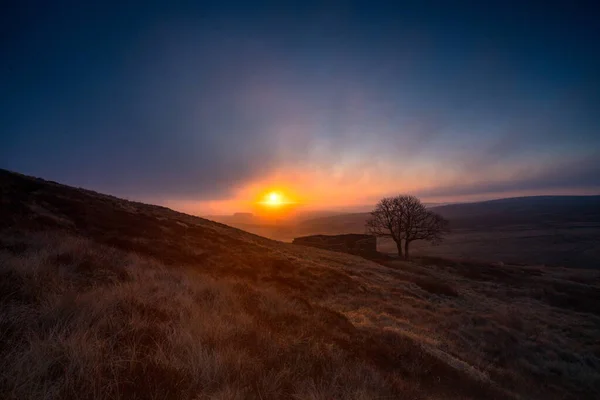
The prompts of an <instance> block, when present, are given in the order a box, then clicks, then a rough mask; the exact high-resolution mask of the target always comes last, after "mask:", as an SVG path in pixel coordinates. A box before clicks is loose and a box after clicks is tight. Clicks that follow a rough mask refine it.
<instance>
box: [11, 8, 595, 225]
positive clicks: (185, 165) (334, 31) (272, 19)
mask: <svg viewBox="0 0 600 400" xmlns="http://www.w3.org/2000/svg"><path fill="white" fill-rule="evenodd" d="M595 11H597V10H595V8H594V6H593V5H587V4H585V2H584V3H581V4H579V3H578V4H563V5H561V6H560V7H559V6H557V5H554V4H546V5H544V7H540V6H539V5H538V4H537V3H536V2H521V3H519V4H518V5H515V4H505V3H504V2H490V3H486V4H485V6H482V5H468V4H466V3H460V2H459V3H456V4H453V5H450V6H447V5H440V4H437V5H436V6H435V7H430V5H429V4H426V3H424V2H418V3H417V2H402V3H401V4H398V5H394V6H391V5H389V4H386V5H384V4H379V3H377V2H369V3H368V4H367V3H362V2H347V3H345V4H344V5H340V4H337V5H333V4H328V5H316V4H313V3H311V2H307V3H303V4H302V6H299V7H292V6H291V5H278V6H277V7H275V6H273V5H267V4H261V3H257V4H252V5H248V4H246V3H245V2H232V3H230V4H226V5H225V4H220V3H212V2H201V4H200V3H198V4H194V3H186V2H184V3H178V4H172V3H170V2H156V3H153V4H150V5H146V6H145V7H140V6H139V5H137V4H136V3H135V2H127V1H126V2H107V3H103V4H95V5H94V4H71V5H69V6H68V7H67V5H66V4H65V5H61V4H59V5H56V4H46V3H45V2H41V1H25V2H15V3H11V4H9V5H8V7H6V10H5V12H4V13H3V15H2V16H0V21H1V22H2V25H3V26H4V27H5V29H4V31H3V40H2V41H1V42H0V49H1V50H2V53H3V55H5V57H4V60H3V61H4V62H3V64H2V66H1V67H0V68H1V69H0V88H2V89H3V92H5V93H7V94H9V95H7V96H3V98H1V99H0V129H2V132H3V135H2V136H1V137H0V168H6V169H9V170H14V171H18V172H20V173H24V174H27V175H33V176H39V177H42V178H44V179H50V180H54V181H58V182H61V183H65V184H68V185H72V186H80V187H85V188H89V189H92V190H96V191H99V192H102V193H109V194H112V195H115V196H118V197H124V198H128V199H132V200H138V201H143V202H147V203H152V204H160V205H164V206H167V207H170V208H173V209H176V210H180V211H184V212H187V213H190V214H195V215H231V214H233V213H235V212H254V213H265V214H269V215H272V216H275V215H278V214H277V213H278V212H281V211H282V210H283V209H284V208H285V207H279V205H278V204H269V202H265V201H264V200H263V199H264V198H265V196H269V195H270V194H273V193H275V194H276V196H275V197H280V198H281V199H280V200H277V202H279V203H282V204H289V205H292V204H293V205H294V208H297V209H298V210H303V211H306V212H316V211H326V210H342V209H345V210H356V209H361V208H364V207H368V206H369V205H371V204H373V205H374V204H375V203H376V202H377V201H378V200H379V199H380V198H382V197H385V196H390V195H395V194H399V193H408V194H413V195H417V196H419V197H420V198H421V199H422V200H423V201H424V202H426V203H462V202H474V201H486V200H493V199H500V198H509V197H521V196H530V195H596V194H600V135H599V134H598V132H600V116H599V115H598V114H597V112H596V110H597V109H599V108H600V97H598V93H600V79H598V72H597V71H600V54H599V53H598V52H596V51H594V49H595V46H596V44H597V42H598V40H600V27H599V26H598V24H596V23H595V22H596V16H597V15H598V14H597V13H596V12H595ZM277 210H279V211H277Z"/></svg>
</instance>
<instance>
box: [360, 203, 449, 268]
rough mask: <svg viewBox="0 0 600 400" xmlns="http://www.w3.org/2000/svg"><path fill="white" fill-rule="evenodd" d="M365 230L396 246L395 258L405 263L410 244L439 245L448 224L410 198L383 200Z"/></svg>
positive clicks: (372, 214) (373, 212)
mask: <svg viewBox="0 0 600 400" xmlns="http://www.w3.org/2000/svg"><path fill="white" fill-rule="evenodd" d="M366 228H367V232H369V233H370V234H372V235H375V236H379V237H389V238H391V239H392V240H393V241H394V242H395V243H396V248H397V249H398V256H400V257H402V256H404V258H405V259H408V257H409V247H410V243H411V242H413V241H415V240H427V241H429V242H433V243H438V242H440V241H441V240H442V239H443V235H444V234H445V233H446V232H447V231H448V229H447V228H448V221H446V220H445V219H444V218H443V217H442V216H440V215H439V214H436V213H434V212H433V211H430V210H428V209H427V208H425V206H424V205H423V203H421V201H420V200H419V199H418V198H416V197H414V196H396V197H386V198H383V199H381V201H379V203H377V206H376V207H375V210H373V211H372V212H371V216H370V217H369V219H368V220H367V222H366ZM403 244H404V249H403V246H402V245H403Z"/></svg>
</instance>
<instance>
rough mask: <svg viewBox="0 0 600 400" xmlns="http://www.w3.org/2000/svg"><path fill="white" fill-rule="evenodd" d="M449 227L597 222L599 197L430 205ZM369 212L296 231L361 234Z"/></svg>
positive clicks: (307, 223) (330, 218)
mask: <svg viewBox="0 0 600 400" xmlns="http://www.w3.org/2000/svg"><path fill="white" fill-rule="evenodd" d="M431 210H433V211H435V212H437V213H439V214H440V215H442V216H444V217H445V218H447V219H448V220H449V221H450V227H451V228H452V229H489V228H497V227H503V226H509V225H516V224H537V225H540V226H542V225H543V226H546V225H552V224H556V223H561V224H562V223H589V224H600V196H529V197H513V198H506V199H499V200H489V201H481V202H474V203H459V204H450V205H443V206H435V207H431ZM368 217H369V213H354V214H342V215H333V216H327V217H322V218H314V219H310V220H306V221H303V222H301V223H299V224H298V226H297V227H296V229H297V230H298V232H317V231H321V230H322V231H323V232H319V233H323V234H325V233H331V234H338V233H362V232H364V226H365V221H366V220H367V218H368Z"/></svg>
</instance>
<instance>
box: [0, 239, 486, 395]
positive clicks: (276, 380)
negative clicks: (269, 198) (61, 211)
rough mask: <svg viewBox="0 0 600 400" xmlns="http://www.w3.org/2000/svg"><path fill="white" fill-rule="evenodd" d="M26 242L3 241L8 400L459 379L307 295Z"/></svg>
mask: <svg viewBox="0 0 600 400" xmlns="http://www.w3.org/2000/svg"><path fill="white" fill-rule="evenodd" d="M27 240H28V241H25V242H23V241H18V242H15V241H13V239H12V238H11V237H8V238H6V237H5V238H3V240H2V243H3V247H4V248H5V250H4V251H3V252H2V253H0V265H1V269H0V275H1V277H2V280H1V282H2V283H3V285H2V288H1V290H2V292H0V302H1V304H2V310H3V312H2V313H1V314H0V318H1V319H0V329H1V332H2V336H3V338H4V340H3V345H2V347H1V348H0V355H1V358H0V360H1V364H0V371H2V373H1V375H0V397H1V398H6V399H23V398H27V399H48V398H53V399H69V398H88V399H118V398H137V399H182V398H211V399H221V398H222V399H235V398H240V399H246V398H258V399H267V398H272V399H277V398H297V399H331V398H343V399H372V398H407V399H408V398H411V399H412V398H425V396H429V395H430V394H432V395H433V394H435V390H425V389H422V388H420V387H419V386H420V384H421V383H422V382H423V380H425V381H426V380H427V379H428V377H427V374H428V372H429V371H432V370H437V371H438V372H441V373H445V374H448V373H450V374H452V370H451V369H450V368H446V367H445V366H444V364H442V363H440V362H439V361H438V360H437V359H436V358H433V357H431V356H429V355H427V354H426V353H423V352H422V351H421V349H420V347H419V345H418V344H416V343H414V342H413V341H412V340H410V339H408V338H405V337H401V336H398V335H396V334H393V333H389V332H388V333H386V332H379V333H378V334H375V333H374V332H370V331H368V330H364V331H360V330H358V329H357V328H355V327H354V326H353V325H352V324H350V323H349V322H348V321H347V320H346V319H345V318H344V317H343V316H342V315H340V314H337V313H335V312H333V311H331V310H328V309H324V308H322V307H318V306H314V305H311V304H310V303H308V302H307V301H305V300H302V299H300V298H295V299H294V298H286V297H284V296H282V295H281V294H279V293H277V292H276V291H274V290H271V289H268V288H262V289H260V290H259V289H257V288H256V287H254V286H253V285H249V284H248V283H247V282H244V281H242V280H239V279H220V280H215V279H213V278H210V277H208V276H206V275H204V274H198V273H197V272H196V271H193V270H190V269H187V268H166V267H165V266H163V265H161V264H160V263H157V262H156V261H152V260H149V259H146V258H143V257H140V256H137V255H132V254H126V253H122V252H120V251H117V250H114V249H111V248H107V247H104V246H99V245H96V244H94V243H93V242H90V241H88V240H84V239H78V238H74V237H70V236H64V235H62V234H58V235H50V234H38V235H34V236H32V237H29V238H28V239H27ZM17 243H20V244H22V245H24V246H16V244H17ZM6 249H12V251H9V250H6ZM15 249H17V250H16V251H15ZM19 249H25V250H24V251H19ZM378 336H379V337H378ZM399 356H402V357H403V358H402V359H398V358H399ZM475 386H478V385H477V384H475ZM469 391H474V393H477V392H479V391H481V393H487V391H486V389H485V388H484V387H482V388H479V387H471V388H468V389H467V390H466V392H467V393H468V392H469ZM459 392H461V391H459ZM462 392H465V391H464V390H463V391H462ZM490 393H493V392H490Z"/></svg>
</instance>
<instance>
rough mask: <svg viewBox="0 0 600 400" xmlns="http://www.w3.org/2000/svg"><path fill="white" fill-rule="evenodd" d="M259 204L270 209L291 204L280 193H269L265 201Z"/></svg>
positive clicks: (264, 198)
mask: <svg viewBox="0 0 600 400" xmlns="http://www.w3.org/2000/svg"><path fill="white" fill-rule="evenodd" d="M259 203H260V204H262V205H265V206H269V207H281V206H282V205H284V204H289V201H287V200H286V198H285V197H284V196H283V195H282V194H281V193H280V192H269V193H267V194H265V196H264V197H263V200H262V201H260V202H259Z"/></svg>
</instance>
